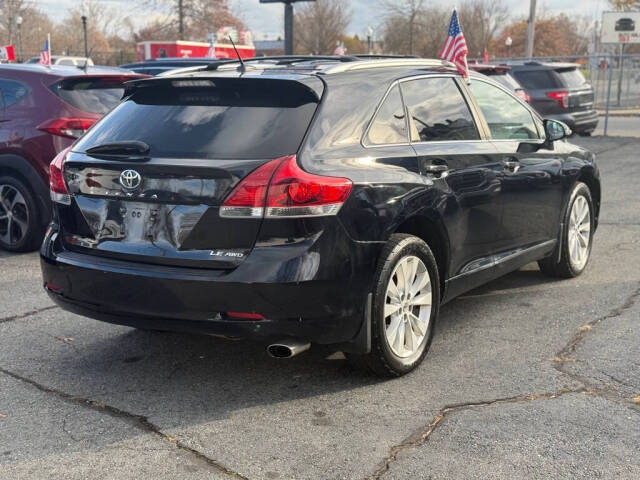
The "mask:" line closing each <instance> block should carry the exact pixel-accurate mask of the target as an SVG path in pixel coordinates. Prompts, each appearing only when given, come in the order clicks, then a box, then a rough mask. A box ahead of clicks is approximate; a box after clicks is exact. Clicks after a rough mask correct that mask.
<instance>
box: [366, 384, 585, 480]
mask: <svg viewBox="0 0 640 480" xmlns="http://www.w3.org/2000/svg"><path fill="white" fill-rule="evenodd" d="M569 393H587V394H588V393H591V392H589V391H588V390H587V389H585V388H579V389H575V390H571V389H562V390H560V391H559V392H555V393H533V394H530V395H518V396H515V397H504V398H496V399H493V400H486V401H478V402H467V403H457V404H452V405H447V406H445V407H444V408H442V409H441V410H440V411H439V412H438V413H436V415H435V416H434V417H433V419H432V420H431V422H430V423H429V424H428V425H427V426H426V428H423V429H421V430H419V431H417V432H415V433H414V434H412V435H411V436H409V437H407V438H406V439H405V440H404V441H403V442H402V443H400V444H398V445H395V446H393V447H391V450H390V452H389V455H388V456H387V457H386V458H385V460H384V461H383V462H382V464H381V465H380V467H378V469H377V470H376V471H375V472H374V473H373V474H372V475H370V476H368V477H366V480H378V479H379V478H381V477H382V476H383V475H384V474H385V473H387V472H388V471H389V469H390V467H391V464H392V463H393V462H395V461H396V460H397V459H398V455H399V454H400V453H401V452H403V451H405V450H411V449H414V448H418V447H420V446H422V445H424V444H425V443H426V442H427V440H429V437H430V436H431V434H432V433H433V432H434V430H435V429H436V428H437V427H438V425H439V424H440V422H442V420H444V419H445V417H446V416H448V415H450V414H452V413H457V412H459V411H463V410H469V409H472V408H481V407H489V406H492V405H501V404H508V403H527V402H532V401H534V400H550V399H553V398H558V397H561V396H563V395H566V394H569Z"/></svg>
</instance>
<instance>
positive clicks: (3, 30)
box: [0, 0, 33, 43]
mask: <svg viewBox="0 0 640 480" xmlns="http://www.w3.org/2000/svg"><path fill="white" fill-rule="evenodd" d="M30 7H33V5H32V2H30V1H27V0H0V35H1V36H0V39H2V40H3V42H5V43H13V42H15V33H16V30H17V28H18V24H17V22H16V19H17V18H18V17H22V18H23V19H24V17H25V14H26V12H27V9H28V8H30Z"/></svg>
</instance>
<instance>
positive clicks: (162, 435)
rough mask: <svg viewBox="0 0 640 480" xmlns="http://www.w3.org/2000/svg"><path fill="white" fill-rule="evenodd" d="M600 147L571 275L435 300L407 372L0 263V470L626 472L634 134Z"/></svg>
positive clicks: (638, 246)
mask: <svg viewBox="0 0 640 480" xmlns="http://www.w3.org/2000/svg"><path fill="white" fill-rule="evenodd" d="M575 141H576V142H579V143H581V144H583V145H586V146H588V147H590V148H592V149H594V150H595V151H597V152H599V162H600V169H601V173H602V176H603V206H602V214H601V224H600V227H599V229H598V231H597V233H596V236H595V244H594V249H593V253H592V259H591V262H590V264H589V265H588V267H587V270H586V271H585V273H584V274H583V275H582V276H581V277H579V278H576V279H573V280H550V279H548V278H545V277H543V276H542V275H541V274H540V272H539V270H538V268H537V266H536V265H529V266H527V267H525V268H523V269H521V270H519V271H517V272H514V273H512V274H510V275H507V276H506V277H504V278H501V279H499V280H497V281H494V282H492V283H490V284H488V285H486V286H484V287H481V288H479V289H477V290H474V291H472V292H470V293H468V294H466V295H464V296H463V297H461V298H459V299H457V300H454V301H453V302H451V303H450V304H448V305H446V306H444V307H443V309H442V311H441V319H440V322H439V323H438V325H437V327H436V332H435V338H434V341H433V345H432V348H431V351H430V352H429V354H428V356H427V358H426V359H425V362H424V364H423V365H422V366H421V367H419V368H418V369H417V370H416V371H415V372H413V373H411V374H410V375H407V376H405V377H403V378H400V379H396V380H386V381H384V380H380V379H377V378H375V377H373V376H368V375H364V374H362V373H360V372H358V371H354V370H353V369H351V368H350V366H349V365H348V364H347V362H346V361H345V359H344V357H343V356H342V355H341V354H339V353H334V352H332V351H331V350H330V349H327V348H318V347H313V348H312V349H311V350H310V351H308V352H306V353H304V354H302V355H300V356H298V357H295V358H293V359H291V360H284V361H280V360H274V359H271V358H269V357H268V356H267V354H266V352H265V350H264V346H263V345H260V344H254V343H247V342H239V341H236V342H232V341H225V340H221V339H216V338H212V337H204V336H193V335H182V334H173V333H151V332H144V331H138V330H134V329H130V328H126V327H119V326H113V325H108V324H104V323H100V322H96V321H93V320H89V319H85V318H82V317H79V316H76V315H73V314H70V313H66V312H64V311H62V310H60V309H58V308H56V307H54V306H53V305H52V303H51V302H50V301H49V300H48V298H47V297H46V295H45V294H44V293H43V292H42V289H41V287H40V272H39V265H38V256H37V254H35V253H34V254H26V255H12V254H8V253H6V252H4V253H3V252H0V479H2V480H14V479H47V480H52V479H64V480H73V479H136V480H139V479H140V480H142V479H158V478H163V479H164V478H167V479H172V478H180V479H200V478H207V479H212V478H215V479H218V478H219V479H233V478H236V479H237V478H247V479H290V478H296V479H318V478H321V479H343V478H344V479H363V478H383V479H407V478H421V479H423V478H425V479H426V478H433V479H474V478H477V479H492V478H496V479H503V478H505V479H514V478H527V479H531V478H540V479H543V478H544V479H567V478H623V479H637V478H640V363H639V362H640V322H639V320H640V255H639V253H640V195H639V194H638V192H639V189H638V179H639V178H640V161H639V160H638V155H637V152H638V150H639V149H640V139H631V138H602V137H592V138H577V139H576V140H575Z"/></svg>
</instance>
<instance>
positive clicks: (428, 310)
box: [347, 234, 440, 377]
mask: <svg viewBox="0 0 640 480" xmlns="http://www.w3.org/2000/svg"><path fill="white" fill-rule="evenodd" d="M405 273H406V277H409V278H410V281H409V282H408V283H409V288H407V289H406V290H404V289H403V288H402V287H401V284H405V282H404V278H405ZM425 273H426V274H427V276H426V277H425V276H424V274H425ZM401 275H402V278H401V277H400V276H401ZM425 281H428V283H426V284H424V285H423V283H424V282H425ZM418 287H421V288H418ZM394 292H395V293H394ZM396 295H397V296H396ZM392 296H393V298H392ZM428 302H430V303H429V304H427V303H428ZM399 305H401V306H399ZM398 306H399V307H398ZM439 306H440V277H439V274H438V266H437V263H436V259H435V257H434V255H433V252H432V251H431V249H430V248H429V246H428V245H427V244H426V243H425V242H424V241H423V240H421V239H420V238H418V237H415V236H413V235H407V234H394V235H392V236H391V238H390V239H389V241H388V242H387V244H386V245H385V247H384V249H383V250H382V253H381V255H380V260H379V263H378V267H377V269H376V273H375V277H374V282H373V305H372V312H371V351H370V353H368V354H366V355H355V354H347V358H348V359H349V361H350V362H351V363H352V364H353V365H354V366H355V367H357V368H360V369H366V370H369V371H372V372H373V373H375V374H376V375H379V376H383V377H399V376H401V375H404V374H406V373H409V372H410V371H412V370H413V369H414V368H416V367H417V366H418V365H419V364H420V363H421V362H422V360H423V359H424V357H425V355H426V354H427V352H428V350H429V346H430V344H431V338H432V336H433V328H434V325H435V322H436V319H437V317H438V311H439ZM396 307H398V308H397V310H395V313H393V314H389V315H385V314H386V313H387V312H390V311H392V310H393V309H396ZM393 327H395V330H394V328H393ZM394 331H395V336H394V335H393V332H394ZM392 339H393V340H392ZM407 345H409V348H406V347H407ZM411 346H413V347H415V348H411Z"/></svg>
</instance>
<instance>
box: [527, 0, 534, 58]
mask: <svg viewBox="0 0 640 480" xmlns="http://www.w3.org/2000/svg"><path fill="white" fill-rule="evenodd" d="M529 1H530V3H529V20H527V51H526V52H525V57H527V58H531V57H533V41H534V38H535V33H536V0H529Z"/></svg>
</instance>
